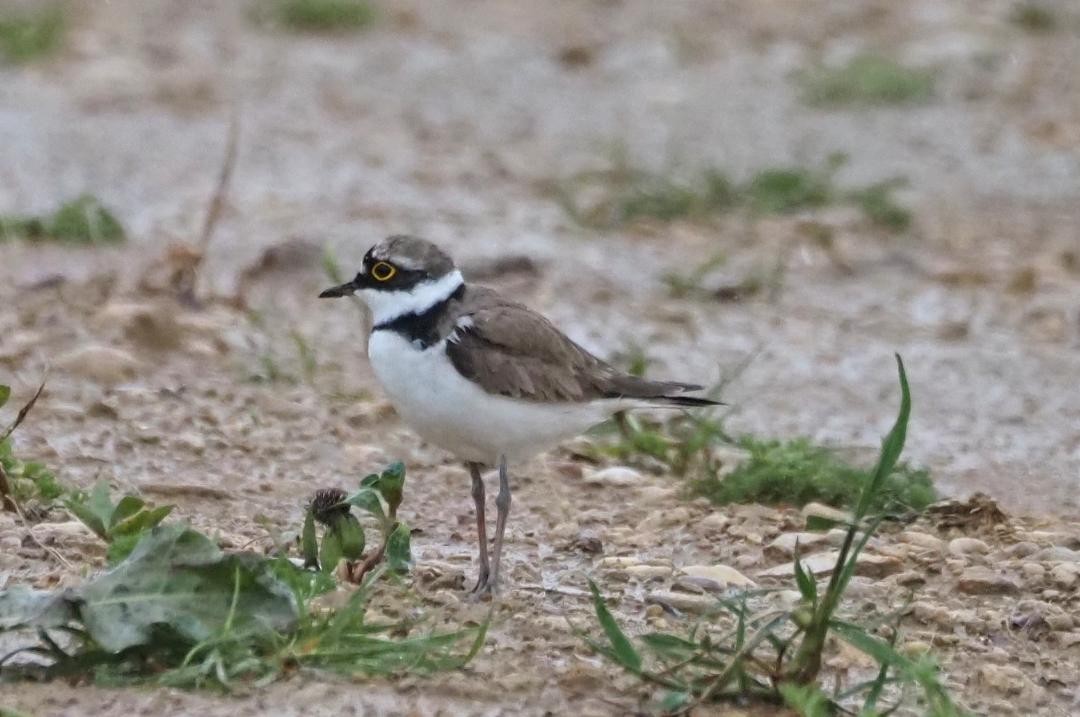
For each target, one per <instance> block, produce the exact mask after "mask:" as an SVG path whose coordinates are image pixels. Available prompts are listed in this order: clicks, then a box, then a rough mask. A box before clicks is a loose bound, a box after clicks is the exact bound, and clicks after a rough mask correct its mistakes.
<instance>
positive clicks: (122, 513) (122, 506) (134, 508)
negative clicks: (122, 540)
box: [108, 495, 146, 532]
mask: <svg viewBox="0 0 1080 717" xmlns="http://www.w3.org/2000/svg"><path fill="white" fill-rule="evenodd" d="M145 505H146V501H144V500H143V499H142V498H139V497H138V496H134V495H125V496H124V497H123V498H121V499H120V502H119V503H117V504H116V507H115V508H113V512H112V514H111V515H110V516H109V522H108V527H109V531H110V532H112V531H113V530H114V529H115V528H116V526H117V525H118V524H119V523H121V522H123V521H124V520H126V519H127V518H130V517H131V516H133V515H135V514H136V513H138V512H139V511H140V510H142V509H143V506H145Z"/></svg>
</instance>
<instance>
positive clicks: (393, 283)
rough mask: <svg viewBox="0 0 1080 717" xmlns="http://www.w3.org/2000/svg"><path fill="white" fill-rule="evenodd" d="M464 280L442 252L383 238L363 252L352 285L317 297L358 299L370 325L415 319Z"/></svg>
mask: <svg viewBox="0 0 1080 717" xmlns="http://www.w3.org/2000/svg"><path fill="white" fill-rule="evenodd" d="M463 284H464V279H462V277H461V272H460V271H458V270H457V268H455V266H454V261H453V259H451V258H450V257H449V256H448V255H447V254H446V252H444V251H443V250H442V249H440V248H439V247H437V246H435V245H434V244H432V243H431V242H429V241H427V240H426V239H420V238H418V237H412V236H402V235H399V236H392V237H388V238H386V239H384V240H382V241H381V242H379V243H378V244H376V245H375V246H373V247H371V249H369V250H368V253H367V254H365V255H364V263H363V265H362V266H361V267H360V271H359V272H357V274H356V276H354V277H353V279H352V280H351V281H347V282H345V283H344V284H341V285H339V286H334V287H331V288H329V289H327V290H326V291H324V292H322V293H321V294H319V298H321V299H329V298H336V297H341V296H352V295H354V294H355V295H356V296H359V297H360V299H361V300H363V302H364V303H365V304H367V306H368V308H369V309H371V313H372V318H373V319H374V323H375V325H378V324H381V323H384V322H387V321H393V320H394V319H396V318H398V317H399V316H404V315H406V314H419V313H423V312H424V311H426V310H428V309H430V308H431V307H432V306H434V305H436V304H438V303H441V302H443V301H445V300H446V299H448V298H449V297H450V296H451V295H452V294H453V293H454V292H455V291H457V290H458V289H460V288H461V286H462V285H463Z"/></svg>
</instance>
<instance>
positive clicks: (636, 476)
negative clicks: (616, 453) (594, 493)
mask: <svg viewBox="0 0 1080 717" xmlns="http://www.w3.org/2000/svg"><path fill="white" fill-rule="evenodd" d="M642 480H644V476H643V475H641V473H639V472H638V471H636V470H634V469H633V468H627V467H625V466H611V467H610V468H603V469H601V470H598V471H594V472H591V473H586V474H585V477H584V481H585V482H586V483H589V484H592V485H610V486H616V487H618V486H631V485H638V484H639V483H641V482H642Z"/></svg>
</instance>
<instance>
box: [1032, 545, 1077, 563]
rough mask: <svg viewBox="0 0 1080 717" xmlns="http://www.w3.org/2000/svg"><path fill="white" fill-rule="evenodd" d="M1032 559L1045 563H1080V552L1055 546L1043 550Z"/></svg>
mask: <svg viewBox="0 0 1080 717" xmlns="http://www.w3.org/2000/svg"><path fill="white" fill-rule="evenodd" d="M1031 558H1032V560H1042V561H1044V562H1064V563H1080V552H1078V551H1076V550H1070V549H1069V548H1064V547H1062V546H1060V545H1055V546H1053V547H1051V548H1043V549H1042V550H1040V551H1039V552H1037V553H1035V554H1034V555H1032V556H1031Z"/></svg>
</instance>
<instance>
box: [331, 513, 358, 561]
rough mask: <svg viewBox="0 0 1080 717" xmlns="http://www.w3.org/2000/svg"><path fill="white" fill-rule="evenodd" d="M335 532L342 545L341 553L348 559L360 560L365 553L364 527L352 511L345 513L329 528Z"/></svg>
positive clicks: (335, 519)
mask: <svg viewBox="0 0 1080 717" xmlns="http://www.w3.org/2000/svg"><path fill="white" fill-rule="evenodd" d="M327 531H328V532H333V533H334V534H335V535H336V536H337V539H338V544H339V545H340V546H341V554H342V556H344V557H345V559H347V560H359V559H360V558H361V556H363V554H364V529H363V527H362V526H361V525H360V521H358V520H357V519H356V516H355V515H353V514H352V513H351V512H349V513H343V514H341V515H339V516H337V517H336V518H334V520H333V522H332V523H331V524H330V526H329V527H328V528H327Z"/></svg>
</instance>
